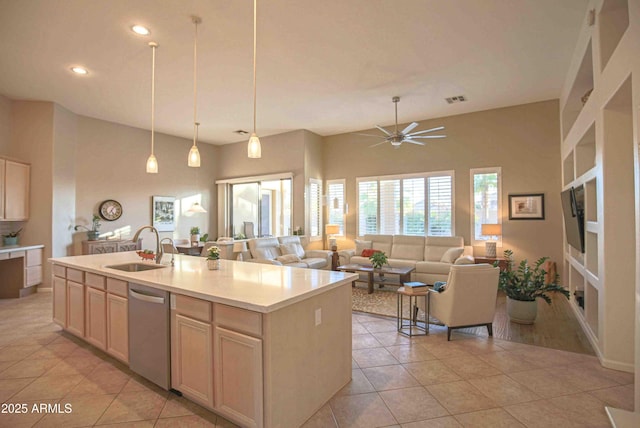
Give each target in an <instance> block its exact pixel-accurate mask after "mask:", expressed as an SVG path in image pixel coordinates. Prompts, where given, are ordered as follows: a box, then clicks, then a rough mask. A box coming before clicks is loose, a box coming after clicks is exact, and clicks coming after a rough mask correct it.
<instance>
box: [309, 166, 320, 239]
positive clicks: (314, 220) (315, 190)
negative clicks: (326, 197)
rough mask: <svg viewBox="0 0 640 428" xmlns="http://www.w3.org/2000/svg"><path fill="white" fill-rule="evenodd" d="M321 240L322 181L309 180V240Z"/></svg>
mask: <svg viewBox="0 0 640 428" xmlns="http://www.w3.org/2000/svg"><path fill="white" fill-rule="evenodd" d="M321 239H322V181H320V180H318V179H315V178H310V179H309V240H310V241H319V240H321Z"/></svg>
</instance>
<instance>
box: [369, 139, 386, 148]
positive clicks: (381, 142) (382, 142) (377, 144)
mask: <svg viewBox="0 0 640 428" xmlns="http://www.w3.org/2000/svg"><path fill="white" fill-rule="evenodd" d="M386 142H387V140H385V141H380V142H379V143H376V144H372V145H370V146H369V148H371V147H375V146H379V145H380V144H385V143H386Z"/></svg>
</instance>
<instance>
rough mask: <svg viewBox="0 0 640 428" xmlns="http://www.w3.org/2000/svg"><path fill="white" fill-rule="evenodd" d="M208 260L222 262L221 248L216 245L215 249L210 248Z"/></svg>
mask: <svg viewBox="0 0 640 428" xmlns="http://www.w3.org/2000/svg"><path fill="white" fill-rule="evenodd" d="M207 260H220V248H218V247H216V246H215V245H214V246H213V247H209V249H208V250H207Z"/></svg>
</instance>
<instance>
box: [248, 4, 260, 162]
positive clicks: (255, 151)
mask: <svg viewBox="0 0 640 428" xmlns="http://www.w3.org/2000/svg"><path fill="white" fill-rule="evenodd" d="M257 10H258V0H253V132H252V133H251V138H249V144H248V145H247V156H249V157H250V158H253V159H259V158H261V157H262V147H261V146H260V138H258V134H256V32H257V28H256V27H257V25H256V24H257Z"/></svg>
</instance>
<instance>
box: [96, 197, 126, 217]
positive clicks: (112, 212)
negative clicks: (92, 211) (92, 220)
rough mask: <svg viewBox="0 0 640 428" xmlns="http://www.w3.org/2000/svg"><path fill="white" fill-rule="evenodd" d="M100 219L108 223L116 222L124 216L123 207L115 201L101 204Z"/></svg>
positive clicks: (110, 200) (109, 200)
mask: <svg viewBox="0 0 640 428" xmlns="http://www.w3.org/2000/svg"><path fill="white" fill-rule="evenodd" d="M99 212H100V217H102V218H103V219H105V220H107V221H114V220H117V219H119V218H120V216H121V215H122V205H120V202H118V201H114V200H113V199H107V200H106V201H104V202H102V203H101V204H100V211H99Z"/></svg>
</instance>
